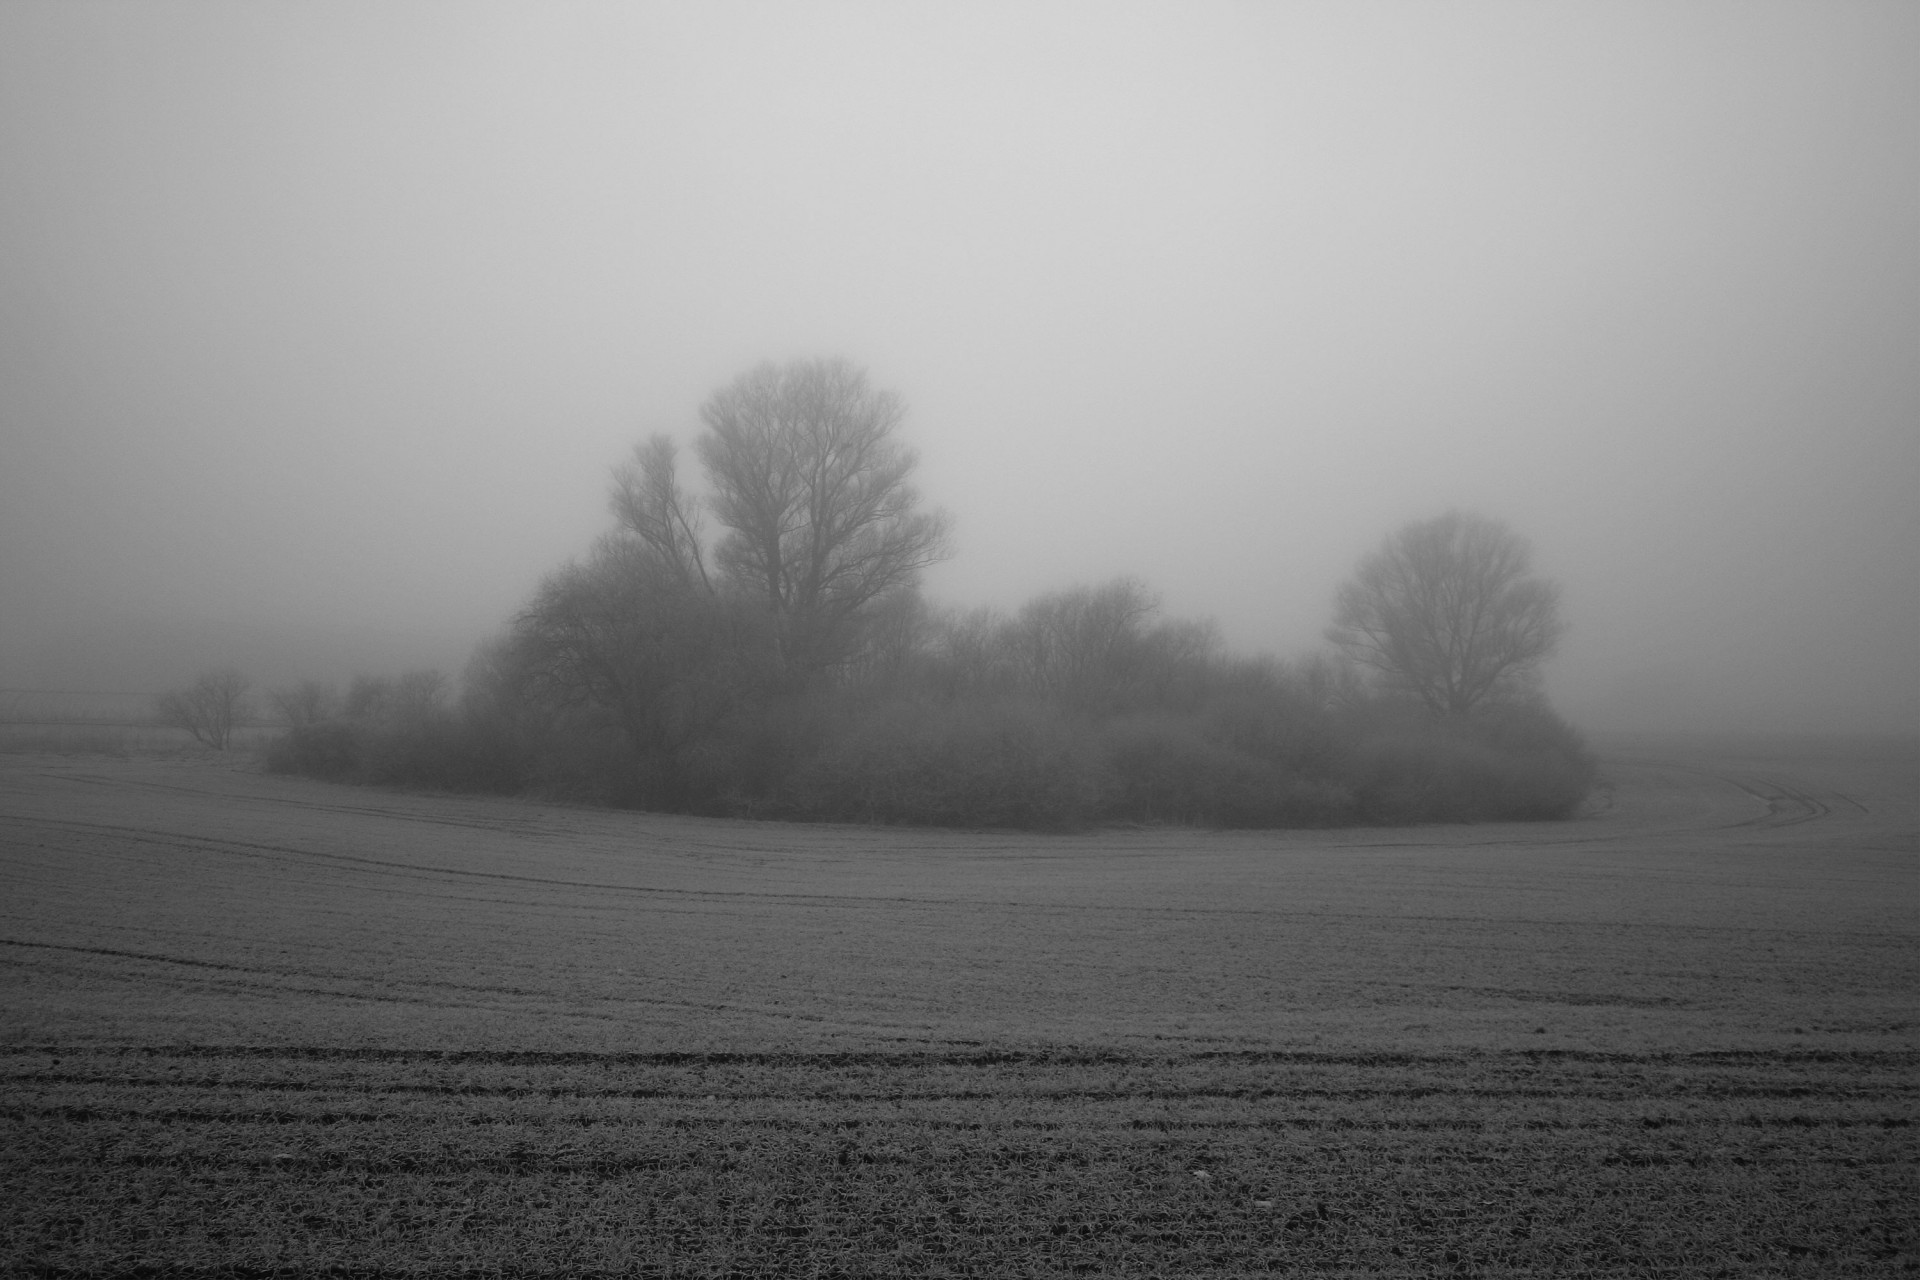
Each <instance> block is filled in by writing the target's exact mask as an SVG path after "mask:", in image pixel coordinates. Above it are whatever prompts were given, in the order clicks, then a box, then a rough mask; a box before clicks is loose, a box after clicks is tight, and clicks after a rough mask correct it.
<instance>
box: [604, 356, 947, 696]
mask: <svg viewBox="0 0 1920 1280" xmlns="http://www.w3.org/2000/svg"><path fill="white" fill-rule="evenodd" d="M905 414H906V406H905V404H904V403H903V402H902V401H901V399H900V398H899V397H898V396H897V395H895V394H894V393H892V392H890V391H875V390H873V389H872V388H871V387H869V386H868V384H867V377H866V374H865V373H864V372H862V371H861V370H859V369H857V368H855V367H854V366H852V365H851V364H849V363H847V362H846V361H844V360H812V361H798V362H795V363H792V364H786V365H774V364H764V365H761V366H760V367H759V368H757V369H754V370H753V371H752V372H750V373H746V374H743V375H742V376H740V377H739V378H737V379H735V380H734V381H733V382H732V383H731V384H729V385H728V386H726V387H724V388H722V389H721V390H720V391H718V392H716V393H714V395H713V396H712V397H711V398H710V399H709V400H708V401H707V403H706V404H705V406H703V407H702V409H701V411H700V416H701V420H702V421H703V422H704V423H705V424H706V431H705V432H704V433H703V434H702V435H701V437H700V439H699V441H698V444H697V448H698V451H699V454H700V460H701V462H703V463H704V464H705V466H706V470H707V478H708V481H709V483H710V484H711V486H712V490H713V492H712V498H711V507H712V511H713V514H714V516H715V518H716V519H718V520H719V522H720V523H721V524H722V525H724V526H725V527H726V529H727V533H726V534H725V536H723V537H722V538H721V540H720V542H719V545H718V546H717V547H716V548H715V552H714V560H715V563H716V565H717V567H718V568H719V570H720V573H721V574H722V575H723V576H724V577H725V578H726V579H727V581H728V582H729V583H731V584H732V585H734V586H735V587H736V588H737V589H739V590H741V591H744V592H747V593H750V594H751V595H753V596H754V597H755V598H756V599H758V600H760V601H762V602H763V603H764V605H765V606H766V608H767V610H768V611H769V613H770V614H771V615H772V617H773V619H774V623H775V635H776V638H777V642H778V645H779V652H780V657H781V662H782V665H783V667H784V669H785V671H786V672H787V673H788V675H789V677H790V678H792V679H795V680H805V679H807V678H809V677H811V676H812V675H814V674H816V673H818V672H820V671H822V670H824V669H826V668H829V667H832V666H834V665H835V664H837V663H839V662H842V661H844V660H845V659H846V658H847V657H848V655H849V654H850V652H851V651H852V650H853V648H854V647H855V640H856V636H855V633H856V632H857V630H858V627H859V625H860V623H861V622H862V621H863V620H864V618H865V616H866V614H867V613H868V611H869V608H870V606H872V605H873V604H874V603H875V602H876V601H878V600H880V599H881V598H882V597H884V596H886V595H888V594H889V593H891V592H895V591H898V590H900V589H901V588H903V587H907V586H911V585H912V584H913V583H914V582H915V581H916V580H917V579H918V577H919V574H920V571H921V570H922V569H924V568H926V567H927V566H929V565H931V564H934V563H936V562H938V561H940V560H942V559H944V558H945V557H946V555H947V531H948V522H947V519H946V517H945V516H944V515H942V514H939V513H934V512H926V511H921V510H919V509H918V508H919V496H918V494H917V493H916V492H915V491H914V489H913V486H912V485H910V484H908V483H907V478H908V476H910V475H911V474H912V472H913V468H914V465H915V463H916V459H915V456H914V453H913V451H912V450H910V449H908V448H907V447H906V446H904V445H902V444H901V443H900V442H899V441H898V440H896V439H895V438H894V429H895V428H896V427H897V426H898V425H899V424H900V421H901V419H902V418H903V417H904V416H905ZM646 451H651V452H646ZM638 461H639V463H640V465H639V468H638V471H639V477H640V479H641V482H642V483H641V484H640V485H639V486H637V488H636V489H634V490H633V491H634V492H637V493H638V494H639V495H640V497H641V499H642V501H640V502H638V503H637V504H636V508H635V511H634V514H633V515H632V516H629V514H628V512H627V510H626V509H623V508H622V505H621V504H622V500H623V498H624V495H625V494H626V493H627V492H628V491H629V489H628V487H625V486H623V489H622V491H621V495H619V496H617V497H616V509H617V510H620V511H621V515H622V519H623V522H625V523H626V525H627V527H628V528H629V529H631V530H632V531H633V532H635V533H636V534H638V535H639V536H640V537H641V538H642V539H644V540H646V541H647V542H648V543H649V544H650V545H652V546H653V547H654V548H655V549H656V551H658V552H659V553H660V554H661V556H662V558H663V559H664V560H665V562H666V563H667V564H668V565H669V566H670V568H671V569H672V570H673V571H674V572H675V573H677V574H679V575H680V576H682V577H687V578H691V577H693V576H695V574H696V573H697V571H698V570H699V569H700V561H699V558H698V556H697V554H696V553H697V548H698V541H697V536H696V535H697V526H695V525H694V524H693V522H692V521H691V520H690V519H688V518H687V517H686V516H685V514H684V513H685V504H684V502H683V501H682V500H680V499H679V498H677V497H676V489H675V487H674V486H673V485H671V483H670V480H671V473H670V471H668V470H667V467H668V466H669V464H670V462H671V451H670V448H669V449H666V450H662V449H661V448H660V446H659V445H658V444H657V443H649V445H647V446H645V447H644V450H643V454H642V456H641V457H640V458H639V459H638ZM649 464H650V465H649Z"/></svg>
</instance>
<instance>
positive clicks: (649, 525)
mask: <svg viewBox="0 0 1920 1280" xmlns="http://www.w3.org/2000/svg"><path fill="white" fill-rule="evenodd" d="M677 454H678V451H677V450H676V449H675V448H674V445H673V441H672V440H671V439H669V438H668V437H666V436H664V435H655V436H653V437H651V438H649V439H648V440H647V441H646V442H645V443H643V444H637V445H635V446H633V457H632V458H630V459H628V460H627V461H626V462H623V463H621V464H620V465H619V466H618V467H615V468H614V471H613V499H612V506H613V514H614V518H615V519H617V520H618V521H619V522H620V526H621V528H623V529H625V530H626V531H627V532H629V533H631V534H633V535H634V536H635V537H637V538H639V539H640V540H641V541H642V542H644V543H646V544H647V545H648V546H649V547H651V548H653V551H654V554H655V555H656V556H657V557H658V559H659V563H660V564H662V565H664V566H666V567H667V568H668V569H670V570H671V571H672V573H673V576H674V577H675V578H676V579H678V580H679V583H680V585H681V586H683V587H693V586H695V585H696V584H697V585H698V586H699V587H700V588H701V589H703V590H705V591H706V592H708V593H709V594H711V593H712V592H713V589H714V586H713V581H712V580H711V579H710V578H709V577H708V576H707V560H706V553H705V552H704V551H703V550H702V548H701V545H700V525H701V520H700V508H699V507H698V506H697V505H696V504H695V501H694V499H693V498H692V497H691V496H690V495H689V494H688V493H687V492H686V491H685V490H684V489H682V488H681V487H680V481H679V477H678V474H677Z"/></svg>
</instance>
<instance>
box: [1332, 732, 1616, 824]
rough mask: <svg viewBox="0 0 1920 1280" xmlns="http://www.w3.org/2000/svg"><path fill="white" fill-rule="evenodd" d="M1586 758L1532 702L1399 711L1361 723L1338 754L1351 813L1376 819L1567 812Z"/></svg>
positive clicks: (1577, 794)
mask: <svg viewBox="0 0 1920 1280" xmlns="http://www.w3.org/2000/svg"><path fill="white" fill-rule="evenodd" d="M1594 768H1595V766H1594V760H1593V756H1592V754H1591V753H1590V752H1589V751H1588V750H1587V748H1586V745H1585V743H1584V742H1582V741H1581V740H1580V737H1579V735H1578V734H1576V733H1575V732H1574V731H1573V730H1572V729H1571V728H1569V727H1568V726H1567V725H1566V723H1565V722H1564V721H1562V720H1560V719H1559V717H1557V716H1555V715H1553V713H1552V712H1550V711H1547V710H1546V709H1545V708H1542V707H1538V706H1515V707H1497V708H1489V709H1487V710H1486V711H1484V712H1482V713H1480V714H1478V715H1475V716H1472V717H1436V716H1424V717H1409V718H1407V719H1405V720H1402V721H1401V722H1399V723H1397V724H1393V725H1391V726H1389V727H1384V728H1376V729H1375V730H1374V731H1373V732H1371V733H1369V734H1368V735H1367V736H1366V737H1364V738H1363V739H1362V740H1361V741H1360V743H1359V744H1358V746H1357V747H1356V748H1355V750H1354V751H1353V753H1352V755H1351V758H1350V760H1349V763H1348V771H1349V776H1350V781H1351V785H1352V787H1353V791H1354V801H1355V808H1356V811H1357V814H1358V816H1359V817H1360V818H1361V819H1362V820H1363V821H1368V822H1378V823H1413V822H1484V821H1525V820H1545V819H1554V818H1566V817H1571V816H1572V815H1573V813H1574V812H1575V811H1576V810H1578V808H1579V806H1580V803H1581V801H1583V800H1584V799H1585V798H1586V795H1587V791H1588V789H1589V788H1590V787H1591V786H1592V784H1593V777H1594Z"/></svg>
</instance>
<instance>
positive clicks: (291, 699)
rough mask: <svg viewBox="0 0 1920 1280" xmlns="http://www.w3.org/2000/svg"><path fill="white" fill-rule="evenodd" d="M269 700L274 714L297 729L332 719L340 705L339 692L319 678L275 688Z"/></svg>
mask: <svg viewBox="0 0 1920 1280" xmlns="http://www.w3.org/2000/svg"><path fill="white" fill-rule="evenodd" d="M268 700H269V701H270V702H272V704H273V710H274V714H275V715H278V716H279V717H280V718H281V719H282V720H284V721H286V722H287V725H288V727H290V728H295V729H297V728H299V727H300V726H301V725H303V724H319V723H320V722H321V721H322V720H330V719H332V718H333V715H334V712H335V710H336V709H337V708H338V707H339V705H340V695H339V692H338V691H337V690H335V689H334V687H333V686H332V685H330V684H322V683H321V682H320V681H318V680H302V681H301V682H300V683H299V684H297V685H290V686H288V687H287V688H285V689H275V690H274V691H273V692H272V693H271V694H269V695H268Z"/></svg>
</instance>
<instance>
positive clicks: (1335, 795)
mask: <svg viewBox="0 0 1920 1280" xmlns="http://www.w3.org/2000/svg"><path fill="white" fill-rule="evenodd" d="M1203 728H1204V726H1203V725H1202V724H1201V723H1200V722H1198V721H1195V720H1190V719H1189V720H1180V719H1174V718H1172V717H1133V718H1130V719H1126V720H1120V721H1116V722H1113V723H1111V724H1109V725H1108V726H1107V727H1106V732H1105V735H1104V747H1105V750H1104V752H1103V764H1104V770H1103V777H1102V781H1103V783H1104V794H1103V802H1102V805H1101V811H1102V816H1103V817H1107V818H1111V819H1120V820H1129V821H1136V822H1182V823H1193V824H1197V825H1202V826H1213V827H1265V826H1295V825H1306V826H1315V825H1320V824H1322V823H1326V822H1332V821H1337V820H1339V819H1340V818H1341V817H1343V816H1345V814H1346V811H1347V808H1348V804H1349V800H1348V797H1347V795H1346V793H1345V792H1344V791H1343V790H1342V789H1341V788H1340V787H1339V786H1338V785H1337V784H1335V783H1332V782H1330V781H1328V780H1325V779H1315V778H1308V777H1305V776H1302V775H1301V774H1299V773H1297V772H1295V771H1294V770H1292V769H1290V768H1288V767H1287V766H1286V765H1284V764H1281V763H1278V762H1277V761H1275V760H1272V759H1263V758H1261V757H1259V756H1255V755H1252V754H1249V753H1247V752H1245V751H1238V750H1235V749H1233V748H1232V747H1228V746H1225V745H1222V744H1221V743H1218V742H1214V741H1209V740H1208V739H1207V738H1206V737H1205V736H1203Z"/></svg>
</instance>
